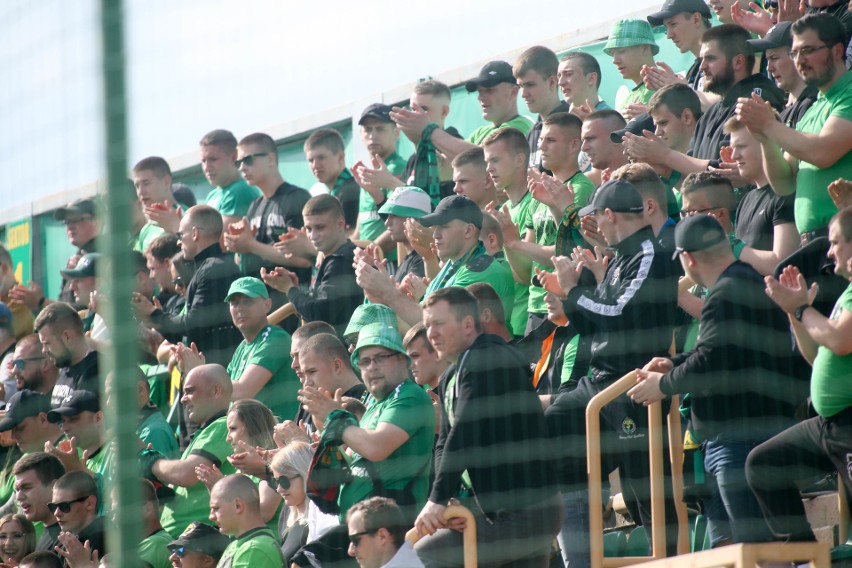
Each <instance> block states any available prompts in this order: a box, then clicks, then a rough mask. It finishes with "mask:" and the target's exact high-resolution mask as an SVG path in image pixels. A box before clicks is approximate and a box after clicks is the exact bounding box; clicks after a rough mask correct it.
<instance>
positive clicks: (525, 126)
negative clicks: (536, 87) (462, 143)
mask: <svg viewBox="0 0 852 568" xmlns="http://www.w3.org/2000/svg"><path fill="white" fill-rule="evenodd" d="M532 127H533V123H532V121H531V120H530V119H528V118H527V117H525V116H521V115H516V116H515V117H514V118H512V119H510V120H507V121H506V122H504V123H503V124H499V125H496V126H495V125H494V124H486V125H485V126H480V127H479V128H477V129H476V130H474V131H473V132H471V133H470V135H469V136H468V137H467V141H468V142H470V143H471V144H477V145H478V144H482V141H483V140H485V137H486V136H488V135H489V134H491V133H492V132H493V131H495V130H497V129H498V128H517V129H518V130H520V131H521V134H523V135H524V136H526V135H527V133H528V132H529V131H530V129H531V128H532Z"/></svg>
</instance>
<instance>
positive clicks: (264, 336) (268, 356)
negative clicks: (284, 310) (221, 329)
mask: <svg viewBox="0 0 852 568" xmlns="http://www.w3.org/2000/svg"><path fill="white" fill-rule="evenodd" d="M290 363H291V359H290V334H289V333H287V332H286V331H284V330H283V329H281V328H280V327H278V326H274V325H267V326H266V327H264V328H263V329H262V330H261V332H260V333H258V334H257V337H255V338H254V339H253V340H252V341H251V343H247V342H246V341H245V340H243V342H242V343H240V344H239V346H237V350H236V351H234V356H233V357H232V358H231V362H230V363H229V364H228V375H229V376H230V377H231V380H232V381H236V380H238V379H239V378H240V377H241V376H242V374H243V372H244V371H245V370H246V368H247V367H248V366H249V365H259V366H261V367H263V368H264V369H266V370H267V371H269V372H270V373H272V376H271V377H270V378H269V381H267V383H266V384H265V385H263V388H262V389H260V392H258V393H257V394H256V395H255V397H254V398H255V399H257V400H259V401H260V402H262V403H263V404H265V405H266V406H267V407H269V410H271V411H272V414H274V415H275V416H277V417H278V418H279V419H281V420H290V419H291V418H293V417H294V416H296V412H298V410H299V401H298V400H296V396H297V393H298V391H299V389H300V388H302V387H301V383H300V382H299V378H298V377H297V376H296V371H294V370H293V369H292V367H290Z"/></svg>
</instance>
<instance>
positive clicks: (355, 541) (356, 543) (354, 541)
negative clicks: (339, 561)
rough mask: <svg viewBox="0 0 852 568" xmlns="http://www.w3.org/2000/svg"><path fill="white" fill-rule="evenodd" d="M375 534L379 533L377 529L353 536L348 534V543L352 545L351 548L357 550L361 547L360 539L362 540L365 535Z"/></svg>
mask: <svg viewBox="0 0 852 568" xmlns="http://www.w3.org/2000/svg"><path fill="white" fill-rule="evenodd" d="M377 532H379V529H373V530H371V531H364V532H359V533H355V534H350V535H349V542H351V543H352V546H354V547H355V548H358V546H360V545H361V539H362V538H364V537H365V536H367V535H373V534H376V533H377Z"/></svg>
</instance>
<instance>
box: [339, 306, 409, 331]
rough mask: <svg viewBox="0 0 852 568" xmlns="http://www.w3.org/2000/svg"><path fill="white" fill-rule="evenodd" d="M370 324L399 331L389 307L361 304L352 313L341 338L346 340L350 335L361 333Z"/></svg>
mask: <svg viewBox="0 0 852 568" xmlns="http://www.w3.org/2000/svg"><path fill="white" fill-rule="evenodd" d="M371 323H382V324H385V325H389V326H391V327H392V328H394V329H395V330H397V331H398V330H399V326H398V325H397V323H396V314H395V313H393V310H391V309H390V308H389V307H387V306H385V305H382V304H361V305H360V306H358V307H357V308H355V311H354V312H352V317H351V318H349V324H348V325H347V326H346V331H344V332H343V337H344V338H348V337H349V336H350V335H355V334H358V333H361V330H362V329H363V328H364V327H365V326H367V325H370V324H371Z"/></svg>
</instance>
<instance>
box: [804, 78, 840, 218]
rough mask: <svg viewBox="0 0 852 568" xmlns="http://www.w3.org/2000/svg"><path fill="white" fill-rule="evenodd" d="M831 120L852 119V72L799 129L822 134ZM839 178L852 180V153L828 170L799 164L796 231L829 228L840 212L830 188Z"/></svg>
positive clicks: (819, 99) (821, 96)
mask: <svg viewBox="0 0 852 568" xmlns="http://www.w3.org/2000/svg"><path fill="white" fill-rule="evenodd" d="M829 117H836V118H842V119H844V120H852V71H847V72H846V73H844V74H843V76H842V77H840V79H838V80H837V81H836V82H835V83H834V84H833V85H832V86H831V88H830V89H828V91H826V92H825V93H820V94H819V97H817V100H816V102H814V104H812V105H811V108H809V109H808V112H806V113H805V116H803V117H802V119H801V120H800V121H799V124H798V125H797V126H796V130H798V131H799V132H805V133H807V134H819V132H820V131H821V130H822V127H823V126H824V125H825V123H826V121H827V120H828V119H829ZM838 178H844V179H850V178H852V152H847V153H846V154H844V155H843V156H842V157H841V158H840V159H839V160H837V161H836V162H835V163H834V164H832V165H831V166H829V167H827V168H818V167H817V166H815V165H813V164H811V163H808V162H805V161H803V160H801V161H799V173H798V175H797V176H796V228H797V229H798V230H799V233H806V232H808V231H813V230H815V229H821V228H822V227H825V226H826V225H828V222H829V221H830V220H831V217H832V216H833V215H834V214H835V213H837V207H836V206H835V205H834V202H833V201H832V200H831V197H830V196H829V195H828V189H827V188H828V184H830V183H831V182H833V181H834V180H836V179H838Z"/></svg>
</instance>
